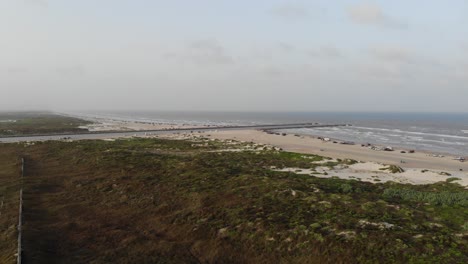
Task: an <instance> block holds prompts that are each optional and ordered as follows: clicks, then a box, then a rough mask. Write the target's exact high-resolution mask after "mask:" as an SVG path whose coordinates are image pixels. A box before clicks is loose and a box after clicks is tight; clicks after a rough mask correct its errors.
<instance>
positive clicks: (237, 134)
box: [206, 130, 468, 186]
mask: <svg viewBox="0 0 468 264" xmlns="http://www.w3.org/2000/svg"><path fill="white" fill-rule="evenodd" d="M206 134H209V135H210V137H212V138H216V139H220V140H228V139H234V140H239V141H246V142H255V143H260V144H267V145H273V146H276V147H279V148H282V149H283V150H285V151H291V152H297V153H305V154H316V155H321V156H325V157H330V158H334V159H354V160H357V161H360V162H363V163H361V165H360V167H359V168H356V169H355V170H353V171H344V172H347V175H350V176H352V175H354V176H356V175H355V174H356V172H357V173H358V174H359V173H360V174H362V175H364V176H366V175H367V174H372V175H376V173H377V172H379V168H381V167H383V165H397V166H400V167H401V168H403V169H404V170H405V172H404V173H401V174H398V175H397V176H398V177H401V178H402V180H399V181H400V182H406V183H412V184H427V183H433V182H438V181H444V180H445V179H447V178H448V176H447V175H445V173H448V174H450V177H458V178H461V179H462V180H461V181H458V183H460V184H462V185H464V186H467V185H468V162H460V161H458V160H454V158H455V157H454V156H450V155H446V156H443V157H442V156H441V155H435V156H434V155H433V154H432V153H428V152H416V153H408V152H407V151H408V150H405V151H406V152H407V153H401V151H402V150H403V149H395V151H392V152H387V151H376V150H372V149H370V148H368V147H362V146H361V145H343V144H337V143H333V142H331V141H330V142H325V141H322V140H320V139H317V138H313V137H309V136H295V135H291V134H287V135H285V136H283V135H275V134H267V133H265V132H263V131H256V130H241V131H212V132H209V133H206ZM402 161H403V162H404V163H402ZM376 167H377V168H376ZM347 169H349V168H347ZM351 169H352V168H351ZM335 174H336V176H338V177H340V175H338V174H340V173H338V171H335ZM342 176H343V175H342ZM368 176H369V177H370V175H368ZM381 176H383V175H381ZM387 176H389V175H388V174H387V175H386V177H387ZM380 178H384V181H385V177H380ZM387 178H388V177H387ZM388 180H394V179H393V178H391V177H390V178H388Z"/></svg>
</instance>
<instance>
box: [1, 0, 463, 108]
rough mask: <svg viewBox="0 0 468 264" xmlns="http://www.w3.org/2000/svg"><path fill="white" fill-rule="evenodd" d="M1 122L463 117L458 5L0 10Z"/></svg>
mask: <svg viewBox="0 0 468 264" xmlns="http://www.w3.org/2000/svg"><path fill="white" fill-rule="evenodd" d="M0 92H1V93H0V110H12V109H15V110H18V109H50V110H112V109H116V110H117V109H118V110H224V111H271V110H276V111H458V112H468V1H466V0H450V1H441V0H412V1H408V0H392V1H389V0H381V1H353V0H341V1H340V0H334V1H330V0H323V1H321V0H303V1H301V0H297V1H296V0H292V1H291V0H290V1H280V0H235V1H233V0H196V1H195V0H184V1H182V0H170V1H169V0H0Z"/></svg>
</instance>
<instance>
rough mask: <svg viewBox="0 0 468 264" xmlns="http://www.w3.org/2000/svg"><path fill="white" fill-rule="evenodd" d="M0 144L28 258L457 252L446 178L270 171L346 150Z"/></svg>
mask: <svg viewBox="0 0 468 264" xmlns="http://www.w3.org/2000/svg"><path fill="white" fill-rule="evenodd" d="M0 153H9V154H4V155H7V156H8V158H1V159H0V169H1V171H0V175H5V176H2V178H1V179H2V180H3V181H5V182H7V181H8V182H10V183H9V184H10V185H9V186H10V187H8V188H3V186H4V185H2V189H0V190H1V191H2V193H0V197H2V196H5V197H7V196H8V195H10V196H11V197H12V198H11V201H12V203H11V205H10V206H8V208H9V209H8V210H10V211H11V212H10V216H11V217H9V218H8V219H9V220H10V219H14V214H13V213H14V212H16V213H17V211H16V210H17V207H16V208H15V207H14V202H13V201H14V199H13V198H14V195H16V194H15V193H16V191H17V189H18V188H17V187H18V186H17V184H18V182H17V181H16V180H15V179H16V177H17V175H18V169H15V167H18V166H19V164H18V159H19V158H20V157H24V158H25V160H26V175H25V179H24V189H25V193H24V199H25V200H24V206H25V207H24V208H25V210H24V222H25V224H24V231H23V232H24V237H23V240H24V258H25V259H26V260H28V261H29V262H30V263H51V262H54V263H110V262H112V263H278V262H284V263H291V262H292V263H334V262H335V263H353V262H354V263H466V259H467V257H468V256H467V252H468V248H467V234H468V233H467V232H468V230H467V225H468V223H467V219H468V205H467V199H468V191H467V190H466V189H465V188H464V187H462V186H460V185H459V184H457V183H456V182H440V183H437V184H432V185H405V184H400V183H394V182H387V183H368V182H361V181H359V180H357V179H356V180H343V179H339V178H336V177H332V178H317V177H314V176H313V175H301V174H296V173H294V172H282V171H275V170H272V169H271V168H272V167H275V168H304V169H310V168H315V167H316V166H336V165H340V164H342V165H343V166H345V165H346V164H352V163H354V162H355V161H352V160H339V161H334V160H331V159H329V158H326V157H321V156H316V155H304V154H297V153H291V152H284V151H279V150H277V149H275V148H272V147H270V146H262V145H254V144H253V143H245V142H234V141H232V142H229V143H227V142H223V141H218V140H213V139H209V138H198V139H194V140H164V139H121V140H116V141H97V140H93V141H74V142H59V141H54V142H37V143H35V144H27V143H24V144H23V143H22V144H2V145H0ZM5 186H7V185H5ZM10 196H8V197H10ZM3 212H4V211H2V214H3ZM16 219H17V218H16ZM1 221H6V220H4V218H3V217H2V218H1ZM11 221H12V223H3V222H0V225H1V227H2V229H1V234H0V235H1V236H2V237H6V238H9V239H7V240H1V242H0V243H2V244H1V246H2V248H1V250H3V251H2V252H1V253H2V254H0V255H2V256H4V255H5V256H6V255H8V256H11V254H14V252H15V250H14V247H15V245H16V242H15V241H14V239H11V238H12V234H11V233H12V232H13V231H11V230H12V229H11V228H10V229H9V228H8V227H9V226H12V225H14V223H15V222H16V220H11ZM11 243H13V246H12V245H11ZM7 244H8V247H7V246H4V245H7ZM6 251H8V252H10V253H8V254H7V253H5V252H6ZM9 260H11V258H9V259H7V261H5V263H8V261H9Z"/></svg>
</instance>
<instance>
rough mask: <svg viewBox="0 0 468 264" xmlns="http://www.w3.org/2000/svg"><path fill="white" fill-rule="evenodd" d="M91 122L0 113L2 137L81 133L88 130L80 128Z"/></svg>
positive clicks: (45, 115) (38, 113) (52, 116)
mask: <svg viewBox="0 0 468 264" xmlns="http://www.w3.org/2000/svg"><path fill="white" fill-rule="evenodd" d="M88 123H89V122H87V121H84V120H81V119H77V118H73V117H66V116H60V115H56V114H53V113H40V112H17V113H2V112H0V136H16V135H35V134H58V133H80V132H86V131H87V130H85V129H81V128H78V127H79V126H82V125H86V124H88Z"/></svg>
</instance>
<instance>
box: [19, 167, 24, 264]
mask: <svg viewBox="0 0 468 264" xmlns="http://www.w3.org/2000/svg"><path fill="white" fill-rule="evenodd" d="M23 177H24V158H21V189H20V195H19V217H18V260H17V263H18V264H21V257H22V253H23V248H22V245H21V243H22V241H21V239H22V227H23Z"/></svg>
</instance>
